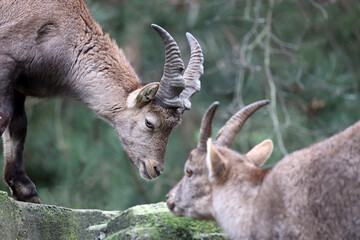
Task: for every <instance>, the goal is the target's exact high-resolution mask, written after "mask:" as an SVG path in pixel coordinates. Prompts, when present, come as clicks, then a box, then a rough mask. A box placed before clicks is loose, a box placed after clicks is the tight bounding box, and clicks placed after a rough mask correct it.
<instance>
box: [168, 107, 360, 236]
mask: <svg viewBox="0 0 360 240" xmlns="http://www.w3.org/2000/svg"><path fill="white" fill-rule="evenodd" d="M266 103H267V102H265V101H260V102H257V103H254V104H252V105H249V106H247V107H245V108H244V109H242V110H240V111H239V112H238V113H236V114H235V115H234V116H233V117H232V118H231V119H230V120H229V121H228V122H227V123H226V125H225V126H224V127H223V128H222V129H221V130H220V132H219V133H218V136H217V138H216V140H215V142H214V143H212V141H211V138H210V137H211V122H212V118H213V115H214V113H215V109H216V106H217V104H213V105H212V106H211V107H210V108H209V109H208V110H207V112H206V113H205V115H204V117H203V120H202V124H201V132H200V139H199V143H198V147H197V148H196V149H195V150H193V151H192V152H191V154H190V156H189V158H188V160H187V162H186V164H185V176H184V177H183V178H182V179H181V181H180V182H179V183H178V184H177V185H176V186H175V187H174V188H173V189H172V190H171V191H170V193H169V194H168V195H167V197H168V200H167V205H168V207H169V209H170V210H171V211H172V213H173V214H174V215H176V216H188V217H192V218H197V219H215V220H216V221H217V222H218V223H219V224H220V225H221V226H222V228H223V229H224V231H225V233H227V235H228V236H229V237H230V238H231V239H236V240H238V239H360V121H359V122H357V123H356V124H354V125H353V126H351V127H349V128H347V129H346V130H344V131H342V132H340V133H338V134H337V135H335V136H333V137H331V138H328V139H325V140H323V141H321V142H318V143H316V144H313V145H311V146H309V147H307V148H304V149H301V150H299V151H296V152H294V153H292V154H289V155H288V156H286V157H285V158H284V159H282V160H281V161H280V162H278V163H277V164H276V165H275V167H274V168H273V169H264V168H261V166H262V165H263V164H264V163H265V161H266V160H267V159H268V158H269V156H270V154H271V152H272V149H273V144H272V141H271V140H265V141H263V142H262V143H260V144H258V145H257V146H255V147H254V148H253V149H252V150H250V151H249V152H248V153H247V154H245V155H243V154H240V153H237V152H235V151H233V150H231V149H230V147H231V145H232V143H233V141H234V138H235V135H236V134H237V133H238V132H239V130H240V129H241V127H242V126H243V124H244V122H245V120H246V119H247V118H248V117H249V116H250V115H251V114H252V113H253V112H254V111H255V110H256V109H257V108H258V107H260V106H263V105H264V104H266Z"/></svg>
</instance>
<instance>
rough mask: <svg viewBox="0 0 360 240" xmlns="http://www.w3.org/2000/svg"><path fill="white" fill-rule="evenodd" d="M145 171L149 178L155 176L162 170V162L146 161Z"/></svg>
mask: <svg viewBox="0 0 360 240" xmlns="http://www.w3.org/2000/svg"><path fill="white" fill-rule="evenodd" d="M145 165H146V171H147V173H148V174H149V175H150V177H151V178H157V177H158V176H160V175H161V174H162V172H163V170H164V164H163V163H159V162H158V161H155V160H150V161H148V162H146V164H145Z"/></svg>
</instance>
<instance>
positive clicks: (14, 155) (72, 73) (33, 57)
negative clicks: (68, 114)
mask: <svg viewBox="0 0 360 240" xmlns="http://www.w3.org/2000/svg"><path fill="white" fill-rule="evenodd" d="M152 27H153V28H154V29H155V30H156V31H157V32H158V33H159V35H160V36H161V38H162V40H163V41H164V44H165V50H166V53H165V66H164V73H163V76H162V78H161V80H160V83H149V84H147V85H143V84H141V82H140V81H139V78H138V77H137V75H136V74H135V72H134V70H133V69H132V67H131V66H130V64H129V63H128V61H127V59H126V57H125V56H124V54H123V52H122V50H121V49H119V48H118V46H117V44H116V43H115V42H114V41H111V40H110V38H109V36H108V35H104V34H103V32H102V30H101V28H100V26H99V25H98V24H97V23H96V22H95V21H94V20H93V18H92V17H91V15H90V13H89V11H88V9H87V7H86V5H85V3H84V1H83V0H77V1H72V0H52V1H41V0H34V1H26V0H20V1H14V0H3V1H1V4H0V136H1V135H2V138H3V143H4V159H5V168H4V175H3V177H4V180H5V182H6V183H7V184H8V185H9V187H10V190H11V192H12V195H13V197H14V198H16V199H17V200H21V201H28V202H35V203H39V202H40V199H39V197H38V194H37V192H36V188H35V185H34V184H33V183H32V181H31V180H30V179H29V177H28V176H27V175H26V173H25V169H24V165H23V149H24V143H25V136H26V129H27V119H26V113H25V108H24V102H25V98H26V96H28V95H29V96H35V97H53V96H68V97H71V98H74V99H77V100H78V101H80V102H82V103H84V104H85V105H86V106H87V107H89V108H90V109H91V110H93V111H94V112H95V113H96V114H97V115H98V116H99V117H101V118H102V119H104V120H105V121H107V122H108V123H109V124H110V125H112V126H113V127H114V128H115V130H116V133H117V135H118V137H119V139H120V142H121V143H122V145H123V147H124V149H125V151H126V152H127V154H128V155H129V157H130V159H131V161H132V162H133V163H134V164H135V165H136V166H137V167H138V168H139V171H140V174H141V176H142V177H143V178H145V179H154V178H156V177H157V176H159V175H160V174H161V173H162V171H163V168H164V157H165V151H166V145H167V141H168V138H169V135H170V133H171V131H172V130H173V129H174V128H175V127H176V126H177V125H178V124H180V121H181V118H182V114H183V112H184V111H185V110H189V109H190V107H191V104H190V97H191V96H192V95H193V94H194V93H196V92H198V91H199V90H200V81H199V78H200V76H201V74H202V73H203V65H202V64H203V54H202V51H201V48H200V45H199V43H198V42H197V41H196V39H195V38H194V37H193V36H192V35H191V34H189V33H187V38H188V41H189V44H190V48H191V56H190V61H189V64H188V66H187V68H186V70H185V71H184V74H183V75H182V71H183V69H184V64H183V61H182V59H181V56H180V50H179V47H178V46H177V44H176V42H175V41H174V39H173V38H172V37H171V35H170V34H169V33H168V32H166V31H165V30H164V29H162V28H161V27H159V26H157V25H152Z"/></svg>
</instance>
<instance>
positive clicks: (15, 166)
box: [3, 91, 40, 203]
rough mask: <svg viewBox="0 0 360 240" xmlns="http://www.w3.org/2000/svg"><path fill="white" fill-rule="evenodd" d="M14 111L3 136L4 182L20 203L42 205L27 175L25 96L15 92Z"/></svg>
mask: <svg viewBox="0 0 360 240" xmlns="http://www.w3.org/2000/svg"><path fill="white" fill-rule="evenodd" d="M13 104H14V110H13V114H12V116H11V119H10V122H9V124H8V126H7V128H6V130H5V132H4V134H3V141H4V160H5V168H4V180H5V182H6V183H7V184H8V185H9V187H10V190H11V193H12V195H13V197H14V198H15V199H17V200H19V201H25V202H34V203H40V199H39V197H38V194H37V192H36V188H35V185H34V183H33V182H32V181H31V180H30V178H29V177H28V176H27V175H26V172H25V168H24V163H23V151H24V144H25V137H26V129H27V118H26V113H25V106H24V104H25V96H24V95H22V94H20V93H18V92H16V91H14V93H13Z"/></svg>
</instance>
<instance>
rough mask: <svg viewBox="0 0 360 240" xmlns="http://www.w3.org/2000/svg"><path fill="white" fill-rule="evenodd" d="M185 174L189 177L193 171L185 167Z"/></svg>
mask: <svg viewBox="0 0 360 240" xmlns="http://www.w3.org/2000/svg"><path fill="white" fill-rule="evenodd" d="M185 174H186V176H188V177H191V176H192V174H193V172H192V171H191V170H190V169H186V171H185Z"/></svg>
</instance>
